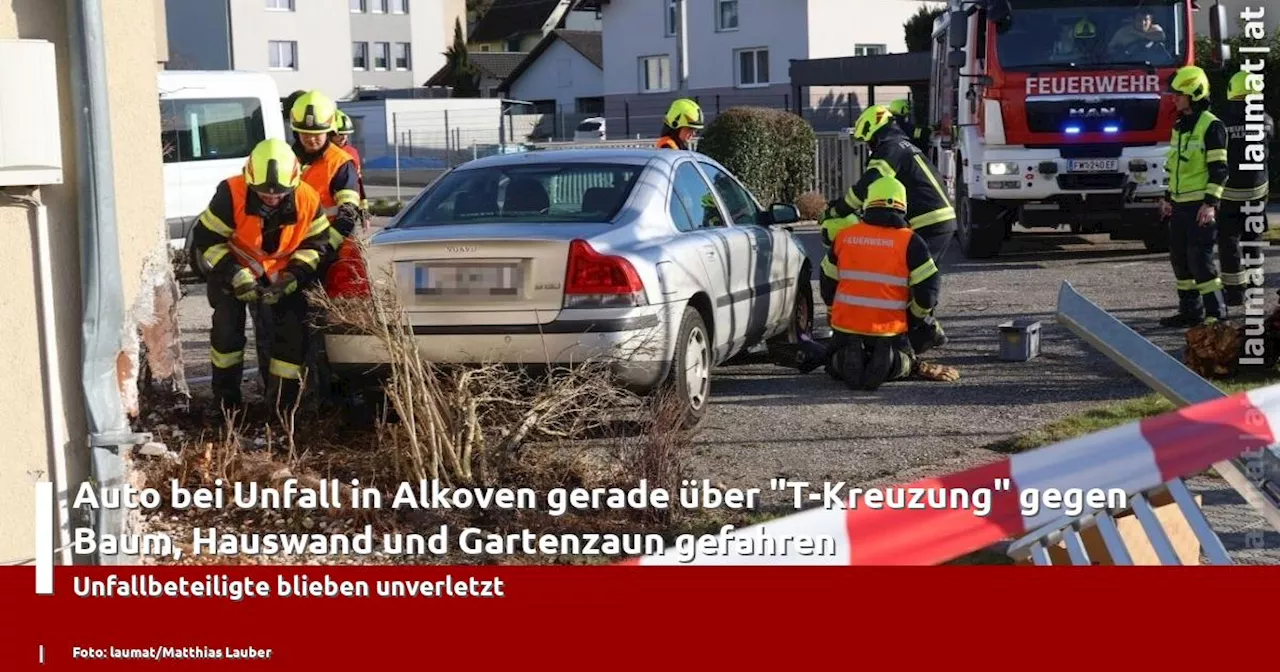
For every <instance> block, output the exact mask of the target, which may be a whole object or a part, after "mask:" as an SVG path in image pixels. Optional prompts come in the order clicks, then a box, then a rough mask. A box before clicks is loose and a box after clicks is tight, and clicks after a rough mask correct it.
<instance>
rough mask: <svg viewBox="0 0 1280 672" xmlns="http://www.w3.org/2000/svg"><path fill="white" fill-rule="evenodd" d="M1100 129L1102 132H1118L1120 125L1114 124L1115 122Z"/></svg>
mask: <svg viewBox="0 0 1280 672" xmlns="http://www.w3.org/2000/svg"><path fill="white" fill-rule="evenodd" d="M1102 131H1103V132H1104V133H1119V132H1120V127H1119V126H1116V125H1115V124H1111V125H1109V126H1105V127H1103V129H1102Z"/></svg>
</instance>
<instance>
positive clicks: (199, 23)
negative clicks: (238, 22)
mask: <svg viewBox="0 0 1280 672" xmlns="http://www.w3.org/2000/svg"><path fill="white" fill-rule="evenodd" d="M228 8H229V6H228V5H227V3H225V2H209V1H208V0H165V14H166V17H165V27H166V31H167V36H168V41H169V63H168V66H167V67H168V68H169V69H171V70H230V69H231V14H230V13H229V11H228ZM265 48H266V47H263V49H265Z"/></svg>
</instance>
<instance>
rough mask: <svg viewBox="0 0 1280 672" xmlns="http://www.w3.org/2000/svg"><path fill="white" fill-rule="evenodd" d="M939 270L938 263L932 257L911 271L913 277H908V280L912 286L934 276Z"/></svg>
mask: <svg viewBox="0 0 1280 672" xmlns="http://www.w3.org/2000/svg"><path fill="white" fill-rule="evenodd" d="M937 272H938V265H937V264H935V263H934V261H933V260H932V259H930V260H929V261H926V262H924V263H923V264H920V265H919V266H917V267H916V268H915V270H913V271H911V277H910V278H908V279H907V282H908V283H909V284H911V285H912V286H914V285H918V284H920V283H922V282H924V281H925V280H928V279H929V278H932V277H933V276H934V274H935V273H937Z"/></svg>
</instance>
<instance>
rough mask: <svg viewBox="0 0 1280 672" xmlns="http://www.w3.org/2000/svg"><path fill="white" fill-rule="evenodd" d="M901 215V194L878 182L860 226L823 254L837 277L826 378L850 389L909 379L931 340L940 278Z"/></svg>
mask: <svg viewBox="0 0 1280 672" xmlns="http://www.w3.org/2000/svg"><path fill="white" fill-rule="evenodd" d="M906 214H907V189H906V187H905V186H903V184H902V183H901V182H899V181H898V180H897V179H895V178H892V177H881V178H880V179H878V180H876V181H875V182H873V183H871V184H870V185H869V186H868V188H867V199H866V205H865V209H864V211H863V217H862V219H861V221H859V223H858V225H857V226H850V227H846V228H845V229H843V230H841V231H840V233H839V234H837V235H836V238H835V240H834V241H833V242H832V245H831V250H830V252H828V256H829V257H830V260H831V263H832V264H833V265H834V266H835V268H836V271H837V274H838V275H837V278H838V284H837V286H836V291H835V297H834V300H833V301H832V304H831V315H830V321H831V328H832V330H833V331H834V336H833V338H832V340H831V343H830V344H829V348H828V351H829V352H830V353H832V354H831V361H830V362H829V363H828V371H829V372H830V373H831V374H832V375H833V377H837V378H840V379H842V380H844V382H845V384H846V385H848V386H849V388H850V389H855V390H856V389H864V390H874V389H876V388H878V387H880V385H881V384H883V383H885V382H887V381H892V380H902V379H904V378H907V377H909V376H910V375H911V374H912V373H913V372H914V371H915V370H916V368H917V363H918V360H917V358H916V356H917V355H919V354H922V353H923V351H924V350H927V349H928V347H929V344H930V342H931V341H932V340H933V339H932V338H931V335H930V334H929V331H930V329H929V327H930V325H935V323H934V322H933V309H934V306H935V305H937V302H938V293H939V290H940V288H941V287H940V286H941V281H942V278H941V276H940V275H939V274H938V267H937V265H936V264H935V262H934V260H933V257H932V256H931V255H930V254H929V246H928V244H927V243H925V241H924V239H923V238H921V237H920V235H919V234H918V233H917V232H915V231H913V230H912V229H911V226H910V225H909V224H908V223H907V218H906ZM935 326H936V325H935ZM917 334H919V335H918V336H917Z"/></svg>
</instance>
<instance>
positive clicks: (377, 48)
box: [373, 42, 391, 70]
mask: <svg viewBox="0 0 1280 672" xmlns="http://www.w3.org/2000/svg"><path fill="white" fill-rule="evenodd" d="M390 64H391V43H390V42H374V43H373V69H374V70H386V69H387V68H388V67H390Z"/></svg>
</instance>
